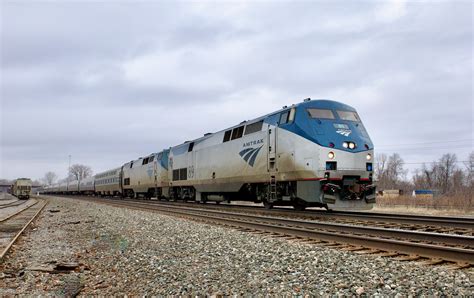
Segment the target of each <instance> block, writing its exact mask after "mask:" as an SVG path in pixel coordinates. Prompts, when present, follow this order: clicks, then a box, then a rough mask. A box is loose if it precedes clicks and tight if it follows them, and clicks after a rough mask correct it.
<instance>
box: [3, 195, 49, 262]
mask: <svg viewBox="0 0 474 298" xmlns="http://www.w3.org/2000/svg"><path fill="white" fill-rule="evenodd" d="M47 204H48V202H47V201H45V202H44V203H43V205H42V206H41V207H40V208H39V209H38V210H37V211H36V212H35V214H34V215H33V216H32V217H31V218H30V220H28V222H27V223H26V224H25V225H23V227H22V228H21V230H20V231H18V232H17V233H16V234H15V236H14V237H13V238H12V240H11V241H10V242H9V243H8V244H7V246H6V247H5V248H4V249H3V250H2V251H1V252H0V261H1V260H3V258H4V257H5V255H6V254H7V253H8V251H9V250H10V249H11V247H12V246H13V244H15V242H16V241H17V240H18V238H20V236H21V234H23V232H24V231H25V230H26V229H27V228H28V226H29V225H30V224H31V223H32V222H33V221H34V220H35V219H36V217H37V216H38V215H39V214H40V212H41V211H42V210H43V209H44V207H45V206H46V205H47ZM36 205H37V203H35V204H32V205H30V206H29V207H28V208H25V209H22V210H20V211H18V212H17V213H15V214H14V215H13V216H10V217H9V218H8V220H12V219H13V217H14V216H17V215H19V214H21V213H23V212H26V211H29V210H31V209H30V208H32V207H34V206H36ZM6 222H7V220H5V221H2V224H5V223H6Z"/></svg>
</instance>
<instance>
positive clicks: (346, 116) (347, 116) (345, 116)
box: [337, 111, 360, 122]
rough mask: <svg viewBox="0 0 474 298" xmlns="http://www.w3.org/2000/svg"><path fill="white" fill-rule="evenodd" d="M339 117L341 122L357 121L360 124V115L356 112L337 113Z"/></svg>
mask: <svg viewBox="0 0 474 298" xmlns="http://www.w3.org/2000/svg"><path fill="white" fill-rule="evenodd" d="M337 115H338V116H339V118H341V120H349V121H356V122H359V121H360V119H359V115H357V113H356V112H351V111H337Z"/></svg>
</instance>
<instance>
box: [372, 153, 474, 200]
mask: <svg viewBox="0 0 474 298" xmlns="http://www.w3.org/2000/svg"><path fill="white" fill-rule="evenodd" d="M374 169H375V179H376V181H377V186H378V188H379V189H381V190H383V189H402V190H405V191H409V190H413V189H431V190H437V191H439V192H440V193H441V194H447V195H455V194H463V195H471V196H472V195H473V194H474V174H473V171H474V152H471V154H470V155H469V158H468V160H467V161H463V162H458V160H457V156H456V154H452V153H447V154H444V155H443V156H441V158H440V159H439V160H437V161H433V162H431V163H427V164H422V165H421V168H419V169H416V170H415V171H414V175H413V177H412V178H411V179H407V172H408V171H407V170H406V169H405V168H404V161H403V159H402V158H401V157H400V155H399V154H398V153H394V154H392V155H390V156H387V155H386V154H379V155H377V159H376V164H375V168H374Z"/></svg>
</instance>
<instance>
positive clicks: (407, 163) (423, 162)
mask: <svg viewBox="0 0 474 298" xmlns="http://www.w3.org/2000/svg"><path fill="white" fill-rule="evenodd" d="M465 162H469V161H468V160H457V161H454V163H465ZM381 163H382V162H375V164H381ZM386 163H387V162H386ZM425 163H442V164H444V162H442V161H420V162H402V163H401V164H404V165H421V164H425Z"/></svg>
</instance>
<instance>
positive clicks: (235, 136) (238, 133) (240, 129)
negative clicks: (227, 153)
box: [231, 126, 244, 140]
mask: <svg viewBox="0 0 474 298" xmlns="http://www.w3.org/2000/svg"><path fill="white" fill-rule="evenodd" d="M243 133H244V127H243V126H239V127H236V128H234V129H233V130H232V138H231V140H235V139H239V138H241V137H242V134H243Z"/></svg>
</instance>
